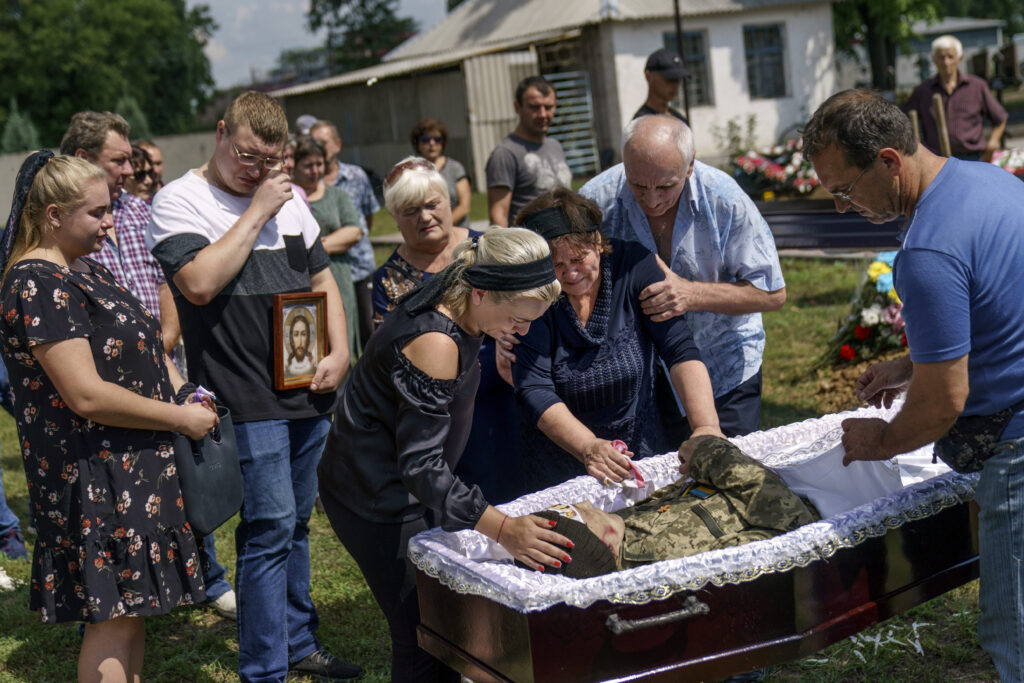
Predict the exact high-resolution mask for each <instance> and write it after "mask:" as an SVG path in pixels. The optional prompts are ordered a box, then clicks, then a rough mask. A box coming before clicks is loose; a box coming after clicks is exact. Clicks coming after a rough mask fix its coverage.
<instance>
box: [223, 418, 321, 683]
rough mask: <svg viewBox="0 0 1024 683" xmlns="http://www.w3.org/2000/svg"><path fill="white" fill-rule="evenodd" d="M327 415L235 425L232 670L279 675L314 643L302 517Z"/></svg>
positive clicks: (313, 486) (253, 676)
mask: <svg viewBox="0 0 1024 683" xmlns="http://www.w3.org/2000/svg"><path fill="white" fill-rule="evenodd" d="M330 422H331V421H330V416H328V415H323V416H320V417H312V418H305V419H302V420H262V421H258V422H242V423H238V424H235V435H236V436H237V438H238V457H239V461H240V463H241V465H242V486H243V491H244V500H243V503H242V515H241V517H242V518H241V522H240V523H239V524H238V528H237V529H236V531H235V546H236V548H237V550H238V569H237V572H236V576H235V592H236V593H237V594H238V650H239V651H238V675H239V677H240V678H241V679H242V681H246V682H249V681H253V682H255V681H284V680H285V677H286V676H287V674H288V664H289V662H296V661H298V660H300V659H302V658H304V657H306V656H308V655H309V654H311V653H313V652H314V651H316V650H319V649H320V643H319V642H317V639H316V637H314V635H313V632H314V631H315V630H316V629H317V626H318V625H319V620H318V617H317V613H316V608H315V607H314V606H313V600H312V598H310V595H309V526H308V523H309V516H310V514H311V513H312V511H313V503H314V502H315V501H316V495H317V478H316V468H317V465H318V464H319V463H320V456H321V455H322V454H323V450H324V443H325V442H326V440H327V431H328V429H329V428H330Z"/></svg>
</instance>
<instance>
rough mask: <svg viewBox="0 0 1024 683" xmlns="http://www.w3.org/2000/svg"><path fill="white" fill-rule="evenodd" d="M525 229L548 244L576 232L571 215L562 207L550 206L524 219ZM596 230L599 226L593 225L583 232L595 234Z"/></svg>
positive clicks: (587, 226) (589, 225) (585, 228)
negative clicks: (570, 218)
mask: <svg viewBox="0 0 1024 683" xmlns="http://www.w3.org/2000/svg"><path fill="white" fill-rule="evenodd" d="M523 227H526V228H529V229H530V230H533V231H534V232H535V233H537V234H538V235H540V236H541V237H543V238H544V239H546V240H547V241H548V242H550V241H551V240H553V239H555V238H556V237H561V236H562V235H569V234H572V233H573V232H576V231H575V230H573V229H572V223H571V222H570V221H569V215H568V214H567V213H566V212H565V208H564V207H562V206H549V207H548V208H546V209H541V210H540V211H535V212H533V213H531V214H530V215H529V216H527V217H526V218H524V219H523ZM594 230H597V226H596V225H592V224H588V225H586V226H584V228H583V232H593V231H594Z"/></svg>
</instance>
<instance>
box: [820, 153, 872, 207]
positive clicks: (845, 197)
mask: <svg viewBox="0 0 1024 683" xmlns="http://www.w3.org/2000/svg"><path fill="white" fill-rule="evenodd" d="M875 158H876V159H877V158H878V157H875ZM874 165H875V160H874V159H872V160H871V163H870V164H868V165H867V166H865V167H864V169H863V170H862V171H861V172H860V175H859V176H857V177H856V178H854V180H853V182H852V183H850V186H849V187H848V188H846V190H845V191H844V192H832V191H831V190H830V191H829V194H831V195H832V196H833V197H835V198H836V199H842V200H843V201H844V202H846V203H847V204H853V200H852V199H850V193H851V192H853V188H854V187H855V186H856V185H857V183H858V182H859V181H860V179H861V178H863V177H864V174H865V173H867V172H868V169H869V168H871V167H872V166H874Z"/></svg>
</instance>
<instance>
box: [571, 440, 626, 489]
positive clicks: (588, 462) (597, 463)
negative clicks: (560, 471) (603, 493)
mask: <svg viewBox="0 0 1024 683" xmlns="http://www.w3.org/2000/svg"><path fill="white" fill-rule="evenodd" d="M582 455H583V464H584V465H585V466H586V468H587V474H589V475H590V476H592V477H594V478H595V479H597V480H598V481H601V482H603V481H604V480H605V479H610V480H611V481H622V480H623V479H625V478H626V477H628V476H629V475H630V472H631V470H630V467H629V459H630V458H632V457H633V452H632V451H626V452H625V453H620V452H619V449H617V448H616V447H615V446H613V445H612V442H611V441H609V440H607V439H601V438H598V437H594V438H593V439H592V440H591V441H590V442H589V443H588V444H587V445H586V447H585V448H584V449H583V453H582Z"/></svg>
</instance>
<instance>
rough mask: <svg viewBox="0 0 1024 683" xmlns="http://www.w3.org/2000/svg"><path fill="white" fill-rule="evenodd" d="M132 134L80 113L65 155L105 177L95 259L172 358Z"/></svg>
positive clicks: (171, 328) (218, 579)
mask: <svg viewBox="0 0 1024 683" xmlns="http://www.w3.org/2000/svg"><path fill="white" fill-rule="evenodd" d="M129 130H130V128H129V126H128V122H127V121H125V120H124V118H122V117H121V116H120V115H119V114H112V113H110V112H102V113H100V112H95V111H80V112H78V113H77V114H75V115H74V116H72V117H71V125H69V126H68V129H67V131H65V133H64V138H63V139H62V140H61V143H60V153H61V154H67V155H70V156H76V157H79V158H82V159H85V160H86V161H88V162H90V163H92V164H94V165H95V166H98V167H99V168H101V169H103V170H104V171H105V172H106V174H107V187H108V188H109V189H110V203H111V208H112V210H113V213H114V228H113V230H111V231H109V232H108V233H107V235H108V237H109V239H106V240H104V241H103V247H102V249H100V251H99V252H97V253H95V254H93V255H92V258H94V259H96V260H97V261H99V262H100V263H101V264H103V265H104V266H106V267H107V269H109V270H110V272H111V273H113V274H114V277H115V278H117V281H118V283H120V284H121V285H123V286H124V287H125V288H126V289H128V291H130V292H131V293H132V294H134V295H135V296H136V298H138V300H139V301H141V302H142V304H143V305H144V306H145V307H146V308H147V309H149V312H150V313H152V314H153V315H154V316H156V319H157V321H159V322H160V323H161V327H162V330H163V337H164V349H165V350H166V351H168V352H170V349H171V348H173V347H174V344H175V342H176V341H177V338H178V334H179V332H178V325H177V321H178V313H177V310H176V309H175V307H174V299H173V298H172V297H171V292H170V289H169V288H168V286H167V281H166V279H165V278H164V271H163V269H162V268H161V267H160V264H159V263H158V262H157V260H156V258H154V257H153V255H152V254H151V253H149V250H148V249H147V248H146V241H145V235H146V227H147V226H148V225H149V213H150V212H149V204H147V203H146V202H145V201H143V200H142V199H139V198H138V197H136V196H135V195H133V194H130V193H128V192H126V191H125V190H124V181H125V178H127V177H128V176H129V175H131V174H132V173H134V169H132V164H131V156H132V146H131V143H130V142H129V138H128V133H129ZM204 548H205V549H204V550H202V552H201V560H202V564H203V580H204V582H205V583H206V595H207V600H208V602H209V603H210V604H211V605H212V606H213V607H214V609H216V610H217V612H218V613H219V614H220V615H221V616H223V617H225V618H227V619H235V618H236V605H235V592H234V591H233V590H232V589H231V584H229V583H228V582H227V580H226V579H225V578H224V575H225V573H226V570H225V569H224V567H223V566H221V565H220V563H218V562H217V555H216V549H215V548H214V543H213V534H210V535H209V536H207V537H206V538H205V539H204Z"/></svg>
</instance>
